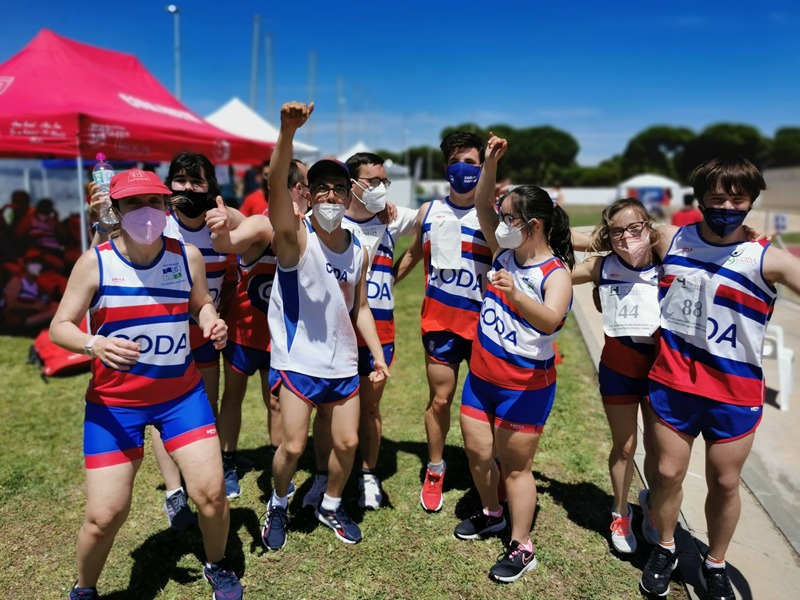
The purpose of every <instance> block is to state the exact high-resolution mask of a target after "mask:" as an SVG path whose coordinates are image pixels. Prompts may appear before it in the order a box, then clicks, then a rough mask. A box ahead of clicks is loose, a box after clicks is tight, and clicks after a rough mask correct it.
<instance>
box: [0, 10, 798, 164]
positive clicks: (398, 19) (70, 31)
mask: <svg viewBox="0 0 800 600" xmlns="http://www.w3.org/2000/svg"><path fill="white" fill-rule="evenodd" d="M176 3H177V5H178V6H179V8H180V25H181V45H182V51H181V67H182V87H183V94H182V101H183V102H184V103H185V104H186V105H187V106H188V107H189V108H190V109H192V110H194V111H195V112H197V113H199V114H200V115H203V116H205V115H207V114H208V113H210V112H212V111H214V110H215V109H216V108H218V107H219V106H221V105H222V104H224V103H225V102H226V101H227V100H228V99H230V98H231V97H232V96H239V97H240V98H241V99H242V100H243V101H245V102H246V103H249V100H250V72H251V54H252V34H253V16H254V15H255V14H260V16H261V36H260V37H261V42H260V44H261V46H260V51H259V88H258V95H257V104H256V109H257V111H258V112H260V113H261V114H262V115H263V114H265V111H266V110H267V97H266V92H265V87H266V86H265V76H264V72H265V66H264V63H265V60H264V50H263V38H264V35H265V34H266V32H267V31H269V32H270V33H271V38H272V47H273V56H274V68H273V70H274V80H275V92H274V95H275V107H276V108H275V111H274V112H271V113H270V114H268V115H267V117H268V118H269V119H270V120H271V121H272V122H273V123H274V122H276V121H277V119H278V114H277V110H278V109H279V107H280V104H281V103H282V102H284V101H287V100H291V99H297V100H306V99H307V98H308V96H309V91H308V90H309V86H308V81H309V72H308V64H309V53H310V52H311V51H313V52H315V53H316V56H317V61H316V62H317V68H316V73H317V75H316V79H315V82H316V83H315V87H316V92H315V100H316V103H317V109H316V110H315V112H314V116H313V117H312V119H313V128H310V130H304V131H301V132H300V133H299V136H298V139H299V140H300V141H306V142H311V143H313V144H314V145H317V146H320V147H321V149H322V150H323V151H324V152H326V153H327V152H338V151H339V150H340V146H341V145H342V143H341V140H340V128H339V102H338V100H337V99H338V94H337V82H338V81H339V80H340V79H341V81H342V82H343V90H344V95H343V97H344V102H343V107H344V110H343V113H342V114H343V122H344V124H345V128H344V136H343V137H344V139H343V144H344V147H345V148H344V149H347V148H348V147H350V146H351V145H353V144H354V143H355V142H356V141H358V140H359V139H361V140H363V141H365V142H366V143H367V144H368V145H370V146H372V147H380V148H388V149H390V150H401V149H402V148H404V147H406V146H411V145H423V144H429V145H434V146H436V145H438V143H439V132H440V131H441V130H442V129H443V128H444V127H446V126H448V125H456V124H458V123H461V122H465V121H473V122H477V123H478V124H480V125H483V126H487V125H490V124H492V123H509V124H511V125H513V126H516V127H526V126H536V125H545V124H548V125H553V126H555V127H559V128H561V129H564V130H565V131H568V132H569V133H571V134H572V135H573V136H575V138H576V139H577V141H578V143H579V145H580V147H581V151H580V154H579V155H578V161H579V162H580V163H581V164H583V165H591V164H596V163H597V162H599V161H601V160H603V159H605V158H608V157H610V156H611V155H613V154H617V153H621V152H622V151H623V150H624V148H625V144H626V142H627V140H628V139H629V138H630V137H631V136H632V135H634V134H636V133H637V132H639V131H641V130H642V129H644V128H645V127H648V126H650V125H655V124H668V125H679V126H686V127H689V128H691V129H693V130H695V131H699V130H701V129H703V128H704V127H706V126H707V125H710V124H712V123H717V122H723V121H725V122H738V123H747V124H751V125H754V126H756V127H758V128H759V129H760V130H761V132H762V133H763V134H765V135H768V136H772V135H773V134H774V133H775V130H776V129H777V128H779V127H781V126H787V125H788V126H800V77H799V75H800V34H798V31H799V30H800V8H799V6H800V3H797V2H796V1H795V0H761V1H760V2H746V3H745V2H742V1H741V0H729V1H727V2H720V1H717V0H709V1H706V2H697V1H696V0H694V1H691V2H687V1H684V0H672V1H669V2H641V1H639V2H636V1H630V2H613V1H612V2H606V3H600V2H594V1H584V0H573V1H572V2H569V3H563V2H552V1H550V2H538V1H528V2H523V1H503V0H494V1H484V2H473V1H463V2H459V3H455V2H436V3H435V2H423V1H418V0H410V1H401V2H395V3H391V4H390V3H384V2H364V1H362V0H354V1H351V2H331V1H328V2H319V1H317V0H308V1H306V2H286V1H284V2H255V1H247V0H228V1H226V2H219V1H211V0H177V2H176ZM166 5H167V2H165V1H158V0H139V1H138V2H132V3H126V4H118V3H114V2H95V1H87V2H80V1H78V2H66V1H63V0H38V1H37V2H30V3H28V2H20V1H16V2H13V3H12V2H8V3H6V5H5V6H4V8H3V25H2V35H0V62H3V61H5V60H7V59H8V58H10V57H11V56H12V55H13V54H14V53H16V52H17V51H19V50H20V49H21V48H22V47H23V46H24V45H25V44H27V43H28V42H29V41H30V40H31V39H32V38H33V37H34V36H35V35H36V33H37V32H38V31H39V30H40V29H41V28H49V29H52V30H53V31H55V32H56V33H58V34H61V35H64V36H67V37H70V38H73V39H76V40H79V41H82V42H85V43H90V44H93V45H97V46H100V47H105V48H109V49H113V50H118V51H122V52H127V53H131V54H135V55H137V56H138V57H139V59H140V60H141V61H142V62H143V63H144V65H145V66H146V67H147V68H148V69H149V70H150V71H151V72H152V73H153V74H154V75H155V76H156V77H157V78H158V79H159V80H160V81H161V82H162V83H163V84H164V85H165V86H166V87H167V88H168V89H170V90H173V89H174V66H173V17H172V15H170V14H169V13H168V12H167V11H166V10H165V6H166ZM45 83H46V82H45ZM304 129H305V128H304ZM309 137H310V139H309Z"/></svg>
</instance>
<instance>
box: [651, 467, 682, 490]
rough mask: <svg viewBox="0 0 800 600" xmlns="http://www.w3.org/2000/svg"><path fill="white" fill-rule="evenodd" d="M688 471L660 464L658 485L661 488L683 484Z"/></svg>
mask: <svg viewBox="0 0 800 600" xmlns="http://www.w3.org/2000/svg"><path fill="white" fill-rule="evenodd" d="M685 473H686V471H685V470H684V469H682V468H679V467H677V466H676V465H672V464H667V463H659V464H658V484H659V485H661V486H667V487H674V486H680V485H681V484H682V483H683V477H684V475H685Z"/></svg>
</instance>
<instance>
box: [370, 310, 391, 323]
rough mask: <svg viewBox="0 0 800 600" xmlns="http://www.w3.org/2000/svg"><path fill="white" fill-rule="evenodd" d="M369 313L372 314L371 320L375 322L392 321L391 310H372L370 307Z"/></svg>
mask: <svg viewBox="0 0 800 600" xmlns="http://www.w3.org/2000/svg"><path fill="white" fill-rule="evenodd" d="M370 311H371V312H372V318H373V319H375V320H376V321H391V320H392V311H391V309H386V308H372V307H370Z"/></svg>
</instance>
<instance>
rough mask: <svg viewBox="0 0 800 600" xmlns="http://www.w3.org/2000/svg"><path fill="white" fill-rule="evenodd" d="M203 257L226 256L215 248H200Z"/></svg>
mask: <svg viewBox="0 0 800 600" xmlns="http://www.w3.org/2000/svg"><path fill="white" fill-rule="evenodd" d="M198 249H199V250H200V253H201V254H202V255H203V256H225V254H223V253H222V252H217V251H216V250H214V249H213V248H198Z"/></svg>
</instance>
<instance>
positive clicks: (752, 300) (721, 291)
mask: <svg viewBox="0 0 800 600" xmlns="http://www.w3.org/2000/svg"><path fill="white" fill-rule="evenodd" d="M716 295H717V296H719V297H720V298H725V299H727V300H732V301H734V302H736V303H737V304H741V305H742V306H746V307H747V308H751V309H753V310H754V311H756V312H758V313H761V314H762V315H764V316H766V315H769V314H771V313H772V309H773V306H774V305H770V304H767V303H766V302H764V301H763V300H761V299H760V298H756V297H755V296H752V295H750V294H746V293H744V292H742V291H740V290H737V289H735V288H732V287H730V286H727V285H722V284H721V285H719V286H718V287H717V293H716Z"/></svg>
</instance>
